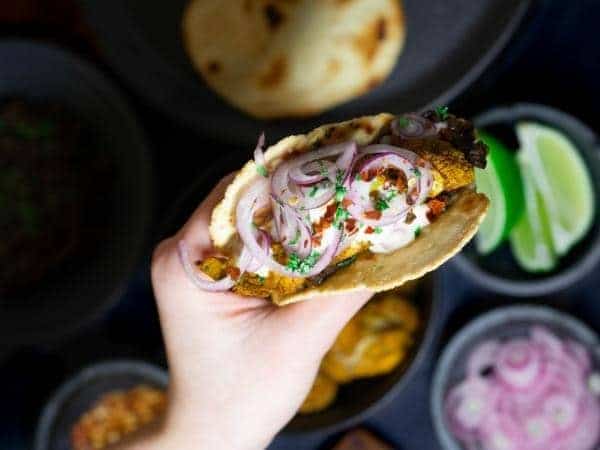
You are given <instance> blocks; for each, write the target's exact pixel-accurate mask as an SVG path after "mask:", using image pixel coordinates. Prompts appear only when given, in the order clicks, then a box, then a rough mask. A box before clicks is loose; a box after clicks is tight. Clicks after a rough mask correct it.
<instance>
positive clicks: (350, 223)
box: [346, 218, 356, 233]
mask: <svg viewBox="0 0 600 450" xmlns="http://www.w3.org/2000/svg"><path fill="white" fill-rule="evenodd" d="M355 228H356V219H353V218H350V219H346V231H347V232H348V233H352V231H353V230H354V229H355Z"/></svg>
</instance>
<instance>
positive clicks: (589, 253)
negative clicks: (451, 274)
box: [454, 103, 600, 297]
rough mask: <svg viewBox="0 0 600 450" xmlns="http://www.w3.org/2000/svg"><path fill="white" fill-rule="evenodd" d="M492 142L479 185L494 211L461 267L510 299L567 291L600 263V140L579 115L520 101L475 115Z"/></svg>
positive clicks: (484, 137)
mask: <svg viewBox="0 0 600 450" xmlns="http://www.w3.org/2000/svg"><path fill="white" fill-rule="evenodd" d="M475 124H476V126H477V129H478V133H479V137H480V139H481V140H483V141H484V142H485V143H486V144H487V145H488V147H489V150H490V151H489V154H488V160H487V167H486V168H485V169H482V170H480V169H477V171H476V175H475V177H476V183H477V189H478V190H479V191H481V192H484V193H485V194H486V195H487V196H488V197H489V198H490V202H491V205H490V210H489V212H488V215H487V217H486V219H485V221H484V222H483V224H482V225H481V228H480V230H479V232H478V234H477V236H476V238H475V240H474V242H473V243H472V244H471V245H469V246H468V247H467V248H466V249H465V250H464V251H463V252H462V253H461V254H460V255H459V256H458V257H457V258H455V261H454V262H455V265H456V267H458V269H459V270H461V272H463V274H465V275H466V276H468V277H469V279H471V280H472V281H474V282H475V283H476V284H478V285H479V286H481V287H483V288H485V289H487V290H490V291H494V292H497V293H500V294H505V295H511V296H522V297H531V296H544V295H548V294H551V293H555V292H557V291H562V290H565V289H567V288H569V287H571V286H573V285H575V284H576V283H577V282H578V281H580V280H582V279H583V278H585V277H586V276H588V275H589V274H590V273H591V272H592V270H593V269H594V267H596V266H597V264H598V263H599V262H600V220H599V216H598V214H599V211H598V210H597V208H596V200H597V199H599V198H600V142H599V140H598V136H597V135H596V134H595V133H594V132H593V131H592V130H591V129H590V128H589V127H587V126H586V125H585V124H583V123H582V122H581V121H580V120H578V119H576V118H575V117H573V116H571V115H569V114H567V113H565V112H562V111H559V110H557V109H554V108H551V107H548V106H543V105H537V104H528V103H520V104H516V105H513V106H508V107H500V108H496V109H493V110H490V111H488V112H486V113H484V114H482V115H480V116H479V117H477V118H476V119H475Z"/></svg>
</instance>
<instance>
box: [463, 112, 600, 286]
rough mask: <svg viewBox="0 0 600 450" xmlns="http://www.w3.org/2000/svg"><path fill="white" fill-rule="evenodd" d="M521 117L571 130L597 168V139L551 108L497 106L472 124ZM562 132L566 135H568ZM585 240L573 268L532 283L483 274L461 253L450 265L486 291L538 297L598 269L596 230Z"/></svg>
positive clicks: (599, 243)
mask: <svg viewBox="0 0 600 450" xmlns="http://www.w3.org/2000/svg"><path fill="white" fill-rule="evenodd" d="M522 116H529V117H533V118H539V119H540V120H542V121H545V122H547V123H556V124H557V125H559V129H561V130H562V127H560V124H566V127H567V128H569V129H571V130H575V133H573V134H576V135H577V137H578V140H581V141H585V142H587V143H588V146H587V148H589V149H591V150H592V151H588V150H587V149H586V150H584V151H583V152H582V153H584V154H585V156H587V157H592V158H596V159H597V160H598V164H599V166H600V141H599V139H598V136H597V135H596V134H595V133H594V132H593V131H592V130H591V128H590V127H589V126H587V125H586V124H584V123H583V122H582V121H581V120H579V119H578V118H576V117H574V116H572V115H571V114H569V113H567V112H564V111H561V110H559V109H556V108H553V107H551V106H546V105H542V104H538V103H515V104H513V105H509V106H500V107H497V108H492V109H490V110H488V111H486V112H484V113H482V114H480V115H478V116H477V117H476V118H475V119H474V122H475V124H476V125H477V126H483V127H485V126H489V125H491V124H496V123H501V122H507V121H508V120H514V119H516V118H518V117H522ZM564 132H565V133H566V134H567V135H570V133H567V132H566V131H564ZM594 150H595V151H594ZM588 153H589V154H588ZM592 183H593V184H596V185H598V184H599V183H600V180H595V179H592ZM587 236H588V238H590V240H591V245H590V246H589V247H588V249H587V250H585V251H584V253H583V254H582V255H581V256H580V257H579V258H578V259H577V260H576V261H575V263H574V264H572V265H571V266H570V267H568V268H566V269H564V270H562V271H559V272H557V273H554V274H551V275H548V276H547V277H544V278H539V279H535V280H530V281H529V280H523V281H521V280H511V279H508V278H504V277H501V276H498V275H495V274H493V273H491V272H488V271H486V270H483V269H482V268H481V267H480V266H479V265H478V264H476V263H474V262H472V261H471V260H470V259H469V258H467V257H466V256H465V255H464V254H462V253H459V254H458V255H456V258H454V260H453V264H454V265H455V267H457V268H458V269H459V270H460V272H461V273H462V274H463V275H464V276H465V277H466V278H467V279H469V280H471V281H473V282H474V283H476V284H477V285H478V286H480V287H481V288H483V289H485V290H487V291H492V292H496V293H499V294H504V295H510V296H514V297H541V296H544V295H548V294H551V293H554V292H559V291H563V290H565V289H567V288H568V287H570V286H573V285H574V284H575V283H576V282H577V281H579V280H581V279H583V278H585V277H586V276H587V275H589V274H590V273H591V272H592V270H593V269H594V268H595V267H596V266H597V265H598V262H599V261H600V229H599V230H598V231H597V232H596V233H595V234H591V230H590V231H589V232H588V235H587Z"/></svg>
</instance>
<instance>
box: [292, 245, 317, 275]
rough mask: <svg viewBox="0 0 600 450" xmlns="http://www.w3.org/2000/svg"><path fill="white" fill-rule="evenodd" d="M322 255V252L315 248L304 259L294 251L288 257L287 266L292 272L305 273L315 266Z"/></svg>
mask: <svg viewBox="0 0 600 450" xmlns="http://www.w3.org/2000/svg"><path fill="white" fill-rule="evenodd" d="M320 256H321V254H320V253H319V252H317V251H314V250H313V251H312V252H311V254H310V255H308V256H307V257H306V258H304V259H302V258H300V257H299V256H298V255H297V254H296V253H292V254H290V256H289V258H288V262H287V264H286V267H287V268H288V269H289V270H291V271H292V272H299V273H301V274H305V273H308V272H309V271H310V269H312V268H313V267H314V266H315V264H316V263H317V261H318V260H319V257H320Z"/></svg>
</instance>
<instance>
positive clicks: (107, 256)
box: [0, 40, 152, 352]
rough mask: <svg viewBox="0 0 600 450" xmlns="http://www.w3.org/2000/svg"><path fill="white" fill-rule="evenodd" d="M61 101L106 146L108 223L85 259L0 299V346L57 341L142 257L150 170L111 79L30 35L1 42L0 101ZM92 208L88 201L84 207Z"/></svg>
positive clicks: (100, 306) (98, 308)
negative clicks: (110, 173) (109, 163)
mask: <svg viewBox="0 0 600 450" xmlns="http://www.w3.org/2000/svg"><path fill="white" fill-rule="evenodd" d="M9 98H17V99H24V100H28V101H31V102H38V103H54V104H58V105H62V106H63V107H65V108H66V109H67V110H68V111H70V112H71V113H72V114H74V115H76V116H77V117H78V118H80V119H81V122H82V124H83V126H84V127H86V130H88V131H89V132H90V134H91V136H92V139H93V141H94V142H97V143H98V146H99V148H101V149H104V151H107V152H110V154H111V155H110V158H109V159H111V160H112V162H113V165H114V177H113V180H111V181H112V183H114V186H113V188H112V192H113V193H112V194H109V193H107V196H110V202H108V203H110V207H109V210H108V211H107V213H106V214H107V225H106V226H105V229H104V230H102V233H101V235H102V236H105V238H104V239H103V240H102V241H101V242H95V243H94V245H93V248H91V249H90V250H89V252H87V253H88V255H87V256H86V258H85V260H81V259H76V260H70V261H69V262H66V263H65V264H63V265H61V266H60V267H57V268H56V269H55V270H54V271H53V273H52V274H51V275H50V276H48V277H47V278H46V279H45V280H44V281H43V282H42V283H41V284H39V285H36V286H34V287H32V288H31V289H30V292H29V293H28V294H27V295H11V296H5V297H2V298H0V329H1V330H2V342H1V343H0V352H1V351H2V350H3V349H4V350H6V349H7V348H14V347H16V346H22V345H26V344H34V343H42V342H46V341H47V340H48V339H56V338H58V337H60V336H63V335H65V334H66V333H69V332H71V331H73V330H74V329H76V328H79V327H82V326H84V325H85V324H87V323H89V321H90V320H91V319H92V318H94V317H97V316H98V315H99V313H100V312H102V311H105V310H106V308H107V307H109V306H110V305H111V304H113V303H114V302H115V301H116V300H117V299H118V298H119V296H120V294H121V291H122V288H123V287H124V285H125V283H126V282H127V280H128V278H129V276H130V275H131V273H132V271H133V269H134V267H135V266H136V264H137V263H138V259H139V258H140V257H141V255H142V252H143V249H144V245H145V243H146V238H147V231H148V229H149V225H150V223H151V218H152V169H151V161H150V153H149V150H148V146H147V144H146V139H145V137H144V133H143V132H142V129H141V128H140V125H139V124H138V122H137V120H136V118H135V116H134V114H133V112H132V111H131V110H130V109H129V107H128V106H127V104H126V103H125V101H124V100H123V98H122V96H121V94H120V93H119V91H118V90H117V89H115V88H114V87H113V85H112V83H111V82H110V81H109V80H108V79H107V78H106V77H105V76H104V75H102V74H101V73H100V72H99V71H98V70H96V69H95V68H94V67H93V66H92V65H90V64H89V63H87V62H86V61H84V60H82V59H81V58H79V57H77V56H75V55H73V54H71V53H69V52H66V51H64V50H61V49H59V48H57V47H54V46H49V45H45V44H41V43H36V42H32V41H21V40H5V41H0V101H2V100H5V99H9ZM86 206H87V207H88V208H93V207H94V205H92V204H88V205H86Z"/></svg>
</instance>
